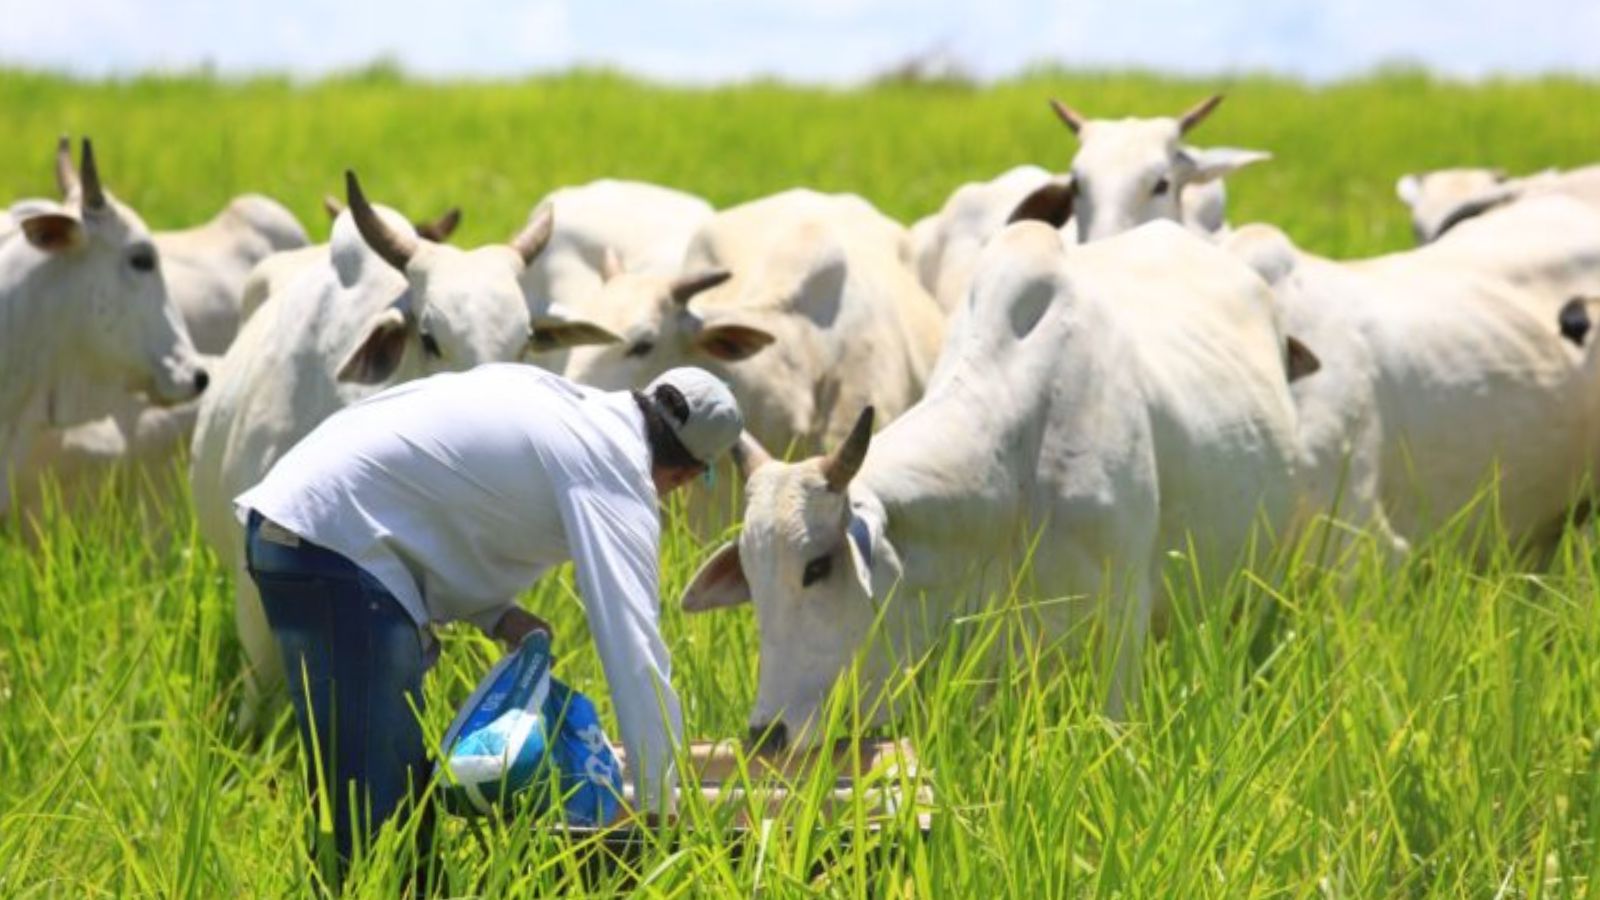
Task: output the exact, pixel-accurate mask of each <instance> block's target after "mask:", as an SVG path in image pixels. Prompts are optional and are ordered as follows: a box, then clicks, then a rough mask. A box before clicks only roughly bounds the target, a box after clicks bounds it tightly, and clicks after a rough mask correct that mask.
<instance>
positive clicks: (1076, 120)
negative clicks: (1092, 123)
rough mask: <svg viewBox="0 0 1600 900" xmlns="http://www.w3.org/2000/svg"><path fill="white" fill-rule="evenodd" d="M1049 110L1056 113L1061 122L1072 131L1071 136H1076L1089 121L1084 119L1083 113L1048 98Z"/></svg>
mask: <svg viewBox="0 0 1600 900" xmlns="http://www.w3.org/2000/svg"><path fill="white" fill-rule="evenodd" d="M1050 108H1051V109H1053V110H1055V111H1056V115H1057V116H1060V117H1061V121H1063V122H1065V123H1067V127H1068V128H1071V129H1072V133H1073V134H1077V133H1078V132H1080V131H1082V130H1083V125H1084V123H1085V122H1088V121H1089V120H1088V119H1086V118H1084V115H1083V113H1081V112H1078V111H1077V110H1075V109H1073V108H1072V107H1070V106H1068V105H1066V104H1065V103H1062V102H1061V101H1060V100H1057V99H1055V98H1054V97H1052V98H1050Z"/></svg>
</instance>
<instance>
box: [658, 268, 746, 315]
mask: <svg viewBox="0 0 1600 900" xmlns="http://www.w3.org/2000/svg"><path fill="white" fill-rule="evenodd" d="M732 277H733V273H732V272H729V271H728V270H727V269H711V270H709V271H706V272H696V273H695V274H693V275H685V276H683V277H682V278H679V279H677V280H676V281H674V282H672V299H673V300H674V301H675V302H676V303H677V304H678V305H679V306H682V305H683V304H685V303H688V302H689V301H690V300H692V299H694V296H695V295H696V294H699V293H701V292H702V291H709V290H711V289H712V288H714V287H716V286H717V285H719V284H721V283H723V282H724V281H727V280H728V279H729V278H732Z"/></svg>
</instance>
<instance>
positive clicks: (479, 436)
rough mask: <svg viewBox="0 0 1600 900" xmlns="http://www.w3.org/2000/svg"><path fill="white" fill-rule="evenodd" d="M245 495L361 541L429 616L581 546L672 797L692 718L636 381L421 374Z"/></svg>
mask: <svg viewBox="0 0 1600 900" xmlns="http://www.w3.org/2000/svg"><path fill="white" fill-rule="evenodd" d="M234 504H235V506H236V508H237V510H238V512H239V515H240V516H241V517H242V516H244V515H245V514H246V513H247V512H248V511H249V510H251V509H254V510H257V511H259V512H260V513H261V514H262V515H263V516H265V517H266V518H268V519H271V520H272V521H274V522H276V523H277V524H279V525H281V526H283V527H284V528H286V529H288V530H289V531H292V532H294V533H295V534H297V535H299V536H300V537H301V538H303V539H305V540H308V541H310V542H311V543H313V544H318V545H320V546H323V547H326V548H328V549H330V550H334V551H336V552H338V553H340V554H343V555H344V556H346V557H348V558H349V559H350V560H351V561H353V562H355V563H356V564H357V565H359V566H361V567H362V568H363V569H365V570H366V571H367V572H369V573H370V574H371V575H373V576H374V577H375V578H377V579H378V580H379V581H380V582H382V583H383V585H384V586H385V587H386V588H388V589H389V591H390V592H391V593H393V594H394V596H395V598H396V599H397V600H399V602H400V604H401V605H402V606H403V607H405V609H406V611H407V612H408V613H410V614H411V616H412V618H413V619H415V620H416V622H417V624H418V626H419V627H424V626H426V625H428V624H429V623H433V622H440V623H442V622H451V621H455V620H459V619H466V620H468V621H471V622H473V623H475V624H476V625H478V626H479V627H480V628H483V629H484V630H486V631H487V630H490V629H492V628H493V627H494V625H495V624H496V623H497V622H498V621H499V620H500V617H501V616H502V615H503V614H504V613H505V612H506V610H507V609H509V608H510V607H511V606H512V605H513V604H514V603H515V597H516V595H517V594H519V593H520V592H522V591H523V590H525V589H526V588H527V587H528V586H529V585H531V584H532V583H533V582H534V581H535V580H536V579H537V578H538V577H539V575H540V574H541V573H543V572H544V571H545V570H546V569H548V568H549V567H551V566H553V565H556V564H559V563H561V562H564V561H566V560H567V559H571V560H572V561H573V563H574V567H575V569H576V571H577V580H578V589H579V592H580V593H581V594H582V597H583V603H584V610H585V613H586V615H587V616H588V620H589V630H590V632H591V633H593V635H594V638H595V643H596V645H597V646H598V648H599V651H600V661H601V664H602V665H603V666H604V667H605V674H606V681H607V683H608V685H609V687H610V689H611V692H612V702H613V705H614V706H615V708H616V712H617V724H618V726H619V729H620V731H621V733H622V742H623V744H624V745H625V746H626V747H627V750H628V758H629V760H630V763H631V767H632V769H633V776H634V790H635V792H636V794H635V796H636V797H638V798H639V800H640V803H641V805H643V806H646V807H647V808H648V807H649V805H650V803H649V800H650V798H655V799H656V800H657V801H658V802H660V801H663V800H665V801H666V802H670V800H669V799H666V798H670V797H671V790H672V786H673V777H672V770H671V765H670V764H671V761H672V752H671V743H670V742H673V741H677V740H679V739H680V736H681V732H682V719H681V712H680V708H679V705H678V698H677V695H676V694H675V693H674V692H673V690H672V682H671V666H670V662H669V660H668V658H667V649H666V645H665V644H664V643H663V642H662V640H661V631H660V624H659V617H660V599H659V585H658V581H659V578H658V575H659V570H658V567H659V559H660V543H661V520H660V513H659V511H658V500H657V497H656V492H655V487H654V485H653V483H652V481H651V478H650V450H649V446H648V444H647V443H646V440H645V435H644V419H643V417H642V416H641V415H640V413H639V409H638V407H637V405H636V404H635V403H634V400H633V397H632V396H631V395H630V394H629V393H627V392H625V391H623V392H616V393H607V392H602V391H597V390H594V389H592V388H587V387H583V386H580V385H576V384H573V383H572V382H569V381H567V380H565V379H563V378H561V377H559V376H556V375H553V374H551V373H549V372H546V371H544V370H541V369H537V368H534V367H532V366H524V365H512V364H505V365H486V366H480V367H478V368H476V369H473V370H471V371H469V372H461V373H454V374H446V375H435V376H433V377H431V378H425V379H421V380H418V381H412V382H409V383H407V384H404V385H400V386H398V387H395V388H391V389H389V390H386V391H383V392H382V393H379V394H377V395H375V396H373V397H370V398H368V399H366V400H364V401H362V402H360V403H357V404H355V405H354V406H351V407H349V408H347V409H344V410H342V411H340V412H338V413H336V414H334V415H333V416H331V417H329V418H328V419H327V420H325V421H324V422H323V423H322V424H321V425H319V426H317V428H316V430H314V431H312V432H311V433H310V434H309V435H307V436H306V437H305V439H304V440H302V441H300V442H299V443H298V444H296V445H295V446H294V447H293V448H292V449H291V450H290V451H289V452H288V453H286V454H284V456H283V458H282V459H280V460H279V461H278V463H277V464H276V465H275V466H273V468H272V471H270V472H269V473H267V477H266V478H265V479H263V480H262V481H261V483H260V484H258V485H256V486H255V487H253V488H251V489H250V490H248V491H246V492H245V493H243V494H241V495H239V496H238V497H237V498H236V499H235V500H234ZM663 806H664V804H663Z"/></svg>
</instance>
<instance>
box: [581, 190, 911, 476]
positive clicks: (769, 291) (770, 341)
mask: <svg viewBox="0 0 1600 900" xmlns="http://www.w3.org/2000/svg"><path fill="white" fill-rule="evenodd" d="M905 242H906V232H905V229H904V228H902V227H901V226H900V225H899V224H898V223H896V222H893V221H891V220H890V219H888V218H886V217H885V216H883V214H881V213H879V212H878V211H877V210H876V209H874V208H873V207H872V206H871V205H870V204H868V203H867V202H866V201H865V200H862V199H861V198H859V197H856V196H854V195H844V194H819V193H815V192H812V191H806V190H794V191H787V192H784V193H781V194H777V195H774V196H772V197H767V198H764V199H761V200H756V201H753V202H750V203H746V204H743V205H741V206H737V207H734V208H732V209H728V210H725V211H723V212H721V213H718V214H717V215H716V216H715V217H714V218H713V219H711V220H710V221H709V222H708V223H706V225H705V226H704V227H703V228H701V230H700V231H699V232H698V233H697V234H696V235H695V237H694V240H693V241H692V243H691V244H690V247H689V250H688V252H687V254H686V256H685V262H684V268H683V273H684V274H682V275H668V274H654V275H652V274H639V273H633V272H620V271H616V270H613V271H611V272H610V273H609V274H610V276H611V277H610V279H609V280H608V281H606V282H605V290H604V291H603V292H602V294H601V295H600V296H599V297H597V298H595V299H594V300H593V301H591V302H590V303H589V304H588V305H587V306H585V311H586V312H587V313H589V314H592V315H593V316H594V317H595V318H596V320H597V321H598V322H599V323H600V324H602V325H604V326H605V327H606V328H608V329H610V330H611V331H614V332H616V333H617V334H620V335H622V336H623V340H622V342H621V343H618V344H615V345H612V346H599V347H586V348H583V349H580V350H575V351H573V353H572V354H571V357H572V358H571V361H570V362H569V364H568V366H567V370H566V373H567V375H568V376H569V377H571V378H573V379H575V380H577V381H581V382H584V383H587V384H593V385H596V386H598V387H604V388H610V389H620V388H638V387H642V386H644V385H645V384H647V383H648V382H649V381H650V379H651V378H653V377H655V376H656V375H658V374H660V373H661V372H664V371H666V370H667V369H669V368H672V367H674V366H681V365H696V366H703V367H705V368H706V369H708V370H710V371H712V372H715V373H716V374H717V375H718V376H719V377H721V378H723V379H724V380H726V381H727V382H728V384H729V385H730V386H731V387H732V388H733V392H734V394H735V396H737V397H738V398H739V405H740V408H741V409H742V410H743V411H744V415H745V422H746V427H748V428H749V430H750V431H751V432H752V433H753V434H754V435H755V436H756V437H757V438H758V439H759V440H761V441H762V442H764V443H766V444H767V445H768V446H771V447H789V446H791V445H794V446H796V447H797V448H799V449H800V450H802V451H803V452H814V451H816V450H817V449H820V448H821V447H822V446H824V445H826V444H830V443H836V442H837V441H839V440H840V439H842V438H843V437H844V435H845V434H846V433H847V432H848V431H849V429H850V425H851V422H852V421H853V417H854V415H855V413H856V411H858V410H860V409H861V407H863V406H866V405H872V406H875V407H876V408H877V409H878V410H879V412H880V413H882V414H883V415H884V416H885V417H886V418H892V417H894V416H896V415H898V414H899V413H900V412H901V411H902V410H904V409H906V408H907V407H908V406H910V405H911V404H912V403H914V402H915V401H916V399H917V398H918V397H919V396H921V395H922V388H923V385H924V383H925V382H926V380H927V376H928V373H929V371H930V369H931V368H932V365H933V361H934V358H935V356H936V355H937V353H938V349H939V341H940V337H941V332H942V327H943V322H942V316H941V315H940V313H939V309H938V307H937V306H936V305H935V304H934V302H933V300H932V298H930V297H929V296H928V294H927V292H926V291H924V290H923V289H922V286H921V285H920V284H919V283H918V282H917V279H916V277H915V276H914V274H913V273H912V271H911V269H910V268H909V267H908V266H907V265H906V263H905V257H904V254H903V251H904V248H905Z"/></svg>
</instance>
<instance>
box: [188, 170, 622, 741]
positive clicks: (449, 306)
mask: <svg viewBox="0 0 1600 900" xmlns="http://www.w3.org/2000/svg"><path fill="white" fill-rule="evenodd" d="M346 180H347V189H348V191H349V200H350V208H349V210H348V211H347V212H346V213H345V214H344V215H341V216H340V217H339V219H338V220H337V221H336V222H335V223H334V228H333V238H332V241H331V242H330V244H329V253H328V262H327V264H325V265H320V266H317V265H311V266H306V267H305V268H303V269H301V270H300V271H299V273H298V274H297V275H296V276H295V277H293V278H291V279H289V280H288V281H287V283H285V284H284V285H283V294H282V296H278V297H274V298H272V299H271V300H270V301H269V302H268V303H267V304H265V305H264V306H263V307H262V308H261V309H260V310H259V311H258V313H257V314H256V315H254V316H251V317H250V319H249V320H247V321H246V322H245V325H244V328H243V329H242V330H241V331H240V334H239V339H238V340H237V341H235V342H234V345H233V346H232V347H230V348H229V349H228V353H227V355H226V356H225V357H224V358H223V361H222V365H221V366H220V368H219V369H218V371H217V379H216V385H215V386H214V387H213V389H212V391H211V392H210V393H209V394H208V395H207V398H206V402H204V403H202V404H201V407H200V418H199V423H198V425H197V427H196V431H195V440H194V450H193V459H192V463H191V479H192V482H193V485H194V497H195V504H196V507H197V512H198V515H199V519H200V527H201V530H202V533H203V534H204V535H205V537H206V539H207V540H208V541H209V542H210V543H211V545H212V547H214V548H215V549H216V551H217V553H218V555H219V556H220V557H221V559H222V560H224V561H225V562H226V563H227V564H229V565H230V566H231V567H232V569H233V571H234V572H235V575H236V577H235V579H234V583H235V591H236V601H237V615H238V624H239V633H240V638H241V640H242V642H243V644H244V649H245V653H246V657H247V660H248V663H249V667H250V668H249V671H248V673H247V674H248V675H249V679H248V687H249V690H248V691H247V696H246V698H245V700H246V702H245V707H244V710H243V718H244V719H245V721H246V722H249V721H250V720H251V718H252V716H253V713H254V712H255V711H256V701H257V700H258V699H259V695H260V693H261V692H264V691H267V690H270V689H275V688H277V687H278V686H279V685H280V684H281V683H282V677H283V673H282V667H281V665H280V663H279V659H278V652H277V647H276V645H275V644H274V643H273V640H272V633H271V631H270V629H268V627H267V623H266V620H265V617H264V615H263V613H262V610H261V604H260V599H259V598H258V597H257V596H256V593H255V588H254V585H253V583H252V582H251V580H250V579H249V578H248V577H246V576H245V574H244V571H243V568H242V566H243V562H244V561H243V559H242V556H243V552H242V551H243V541H244V529H243V527H242V525H241V524H240V523H239V522H238V520H237V519H236V518H235V516H234V511H233V504H232V500H233V498H234V497H236V496H238V495H239V494H240V493H242V492H243V491H244V490H245V489H247V488H249V487H251V486H252V485H254V484H255V483H256V482H257V481H259V480H260V479H261V478H262V477H263V476H264V475H266V473H267V471H268V470H269V469H271V468H272V464H273V463H274V462H276V461H277V460H278V458H279V457H281V456H282V455H283V454H284V452H285V451H287V450H288V449H289V448H290V447H292V446H293V445H294V444H295V443H296V442H297V441H299V440H300V439H301V438H302V437H304V436H305V435H306V434H307V433H309V432H310V431H311V429H312V428H314V427H316V425H317V424H318V423H320V422H321V421H322V420H323V419H325V418H327V417H328V416H329V415H332V414H333V413H334V412H336V411H337V410H339V409H341V408H343V407H345V406H348V405H350V404H351V403H354V402H356V401H358V400H360V399H361V398H363V397H366V396H370V395H371V394H373V393H375V392H377V391H378V390H381V389H382V388H384V387H388V386H391V385H394V384H398V383H400V382H403V381H407V380H409V379H412V378H417V377H420V376H423V375H428V374H432V373H435V372H441V371H449V370H462V369H468V368H471V367H473V366H475V365H478V364H480V363H485V362H494V361H502V362H504V361H514V360H518V359H521V358H523V357H524V355H525V354H527V353H528V352H529V351H530V349H536V348H542V347H547V346H550V347H558V346H563V345H564V344H565V343H566V342H567V341H570V340H593V339H595V336H596V335H598V334H601V332H599V331H598V330H596V329H594V328H593V327H592V326H587V325H584V324H581V323H571V322H565V321H559V320H553V319H549V318H541V319H532V318H530V317H529V315H528V308H527V304H526V303H525V302H524V301H523V296H522V291H521V288H520V287H519V286H518V284H517V278H518V277H520V276H521V274H522V272H523V269H524V268H526V266H527V264H528V263H529V262H530V261H531V260H533V258H534V257H535V256H537V255H538V253H539V251H540V250H541V249H542V248H543V247H544V245H545V242H546V241H548V240H549V237H550V228H551V216H550V213H549V211H548V210H547V211H545V212H544V213H543V214H541V215H539V216H536V217H535V218H534V220H533V222H532V223H530V224H529V225H528V226H527V227H526V228H525V229H523V231H522V232H520V233H519V234H517V235H516V236H515V237H514V238H512V240H511V242H510V244H509V245H506V244H495V245H491V246H487V247H480V248H478V249H476V250H470V251H468V250H461V249H458V248H455V247H451V246H448V245H445V244H434V243H430V242H426V241H422V240H419V239H418V237H417V235H416V233H415V232H414V230H413V229H412V226H411V224H410V223H409V222H407V221H406V220H405V219H404V218H402V217H401V216H399V215H398V214H396V213H395V212H394V211H393V210H388V209H375V208H374V207H372V206H371V205H370V204H369V203H368V202H367V200H366V198H365V196H364V195H363V194H362V193H361V186H360V184H359V183H358V182H357V180H356V177H355V175H354V174H353V173H347V174H346Z"/></svg>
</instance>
